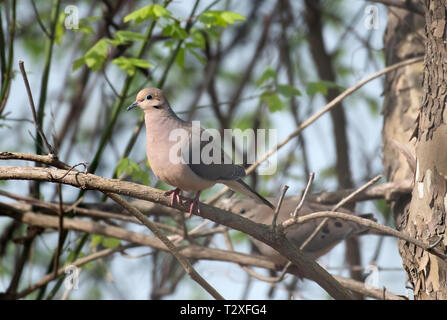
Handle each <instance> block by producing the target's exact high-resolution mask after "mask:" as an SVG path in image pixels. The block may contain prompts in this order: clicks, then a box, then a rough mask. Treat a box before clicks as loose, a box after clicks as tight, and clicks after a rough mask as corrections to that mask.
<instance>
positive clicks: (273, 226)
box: [272, 185, 289, 231]
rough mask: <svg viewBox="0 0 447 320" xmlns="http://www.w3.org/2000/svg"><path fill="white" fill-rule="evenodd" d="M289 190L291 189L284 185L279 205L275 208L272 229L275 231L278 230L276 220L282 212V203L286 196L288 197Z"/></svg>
mask: <svg viewBox="0 0 447 320" xmlns="http://www.w3.org/2000/svg"><path fill="white" fill-rule="evenodd" d="M287 189H289V186H288V185H284V187H283V188H282V192H281V196H280V197H279V200H278V204H277V205H276V208H275V213H274V214H273V220H272V228H273V231H275V230H276V219H277V218H278V214H279V210H281V206H282V202H283V200H284V196H285V195H286V192H287Z"/></svg>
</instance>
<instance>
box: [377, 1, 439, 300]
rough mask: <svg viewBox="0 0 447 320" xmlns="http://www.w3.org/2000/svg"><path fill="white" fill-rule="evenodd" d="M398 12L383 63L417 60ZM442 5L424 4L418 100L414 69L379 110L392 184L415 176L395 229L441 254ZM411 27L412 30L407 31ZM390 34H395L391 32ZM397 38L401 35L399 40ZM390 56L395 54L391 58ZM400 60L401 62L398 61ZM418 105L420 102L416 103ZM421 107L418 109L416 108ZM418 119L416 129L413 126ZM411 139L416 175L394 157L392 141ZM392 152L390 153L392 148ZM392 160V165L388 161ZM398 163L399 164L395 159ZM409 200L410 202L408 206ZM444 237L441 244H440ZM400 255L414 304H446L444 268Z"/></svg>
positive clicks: (393, 81) (415, 254)
mask: <svg viewBox="0 0 447 320" xmlns="http://www.w3.org/2000/svg"><path fill="white" fill-rule="evenodd" d="M394 11H395V12H399V14H398V15H399V17H400V19H397V20H396V21H394V26H393V18H391V19H390V20H389V21H390V25H389V27H388V32H387V35H386V37H385V47H386V48H388V54H387V63H394V62H396V61H393V58H399V59H404V58H408V57H409V56H411V55H417V54H418V53H419V52H416V51H420V48H422V46H421V45H420V44H419V42H420V41H419V40H417V38H420V37H418V36H417V35H416V32H417V30H418V29H419V30H420V22H419V21H418V17H415V16H413V15H412V14H411V13H408V12H404V11H400V10H396V9H395V10H394ZM446 13H447V8H446V2H445V1H443V0H431V1H428V0H427V1H425V35H426V37H427V40H426V42H425V48H424V49H425V63H424V69H423V87H422V100H419V99H418V97H419V94H418V93H419V91H420V89H419V88H418V86H417V81H418V77H419V76H418V73H419V72H420V70H418V69H417V65H414V66H409V67H406V68H403V69H400V70H399V71H397V72H396V73H395V75H394V77H393V78H392V77H388V79H387V86H386V87H387V88H388V89H389V91H388V92H387V98H386V101H385V106H384V121H385V122H384V131H383V134H384V165H385V170H386V173H387V175H388V177H389V179H390V180H391V181H395V180H397V179H401V178H406V177H409V176H414V188H413V192H412V196H411V198H402V199H401V201H398V202H396V204H395V206H394V212H395V214H396V222H397V227H398V228H399V229H401V230H403V231H404V232H406V233H408V234H409V235H410V236H412V237H415V238H417V239H420V240H423V241H426V242H427V241H428V242H431V243H437V242H438V240H440V239H441V240H440V241H439V243H438V244H437V246H436V247H437V248H438V249H440V250H443V251H444V252H445V250H446V246H447V239H446V238H445V237H444V235H445V209H446V207H447V196H446V191H447V183H446V179H447V161H446V156H445V154H446V153H445V150H447V139H446V138H447V126H446V124H445V121H444V119H445V114H444V112H445V103H446V96H447V83H446V79H447V68H446V67H445V65H446V64H445V61H447V50H446V43H445V39H446V30H445V27H446V22H447V21H446ZM409 27H413V29H410V30H409V29H406V28H409ZM393 30H395V31H397V32H395V33H394V34H392V31H393ZM399 32H401V35H399ZM391 51H395V53H394V54H393V53H392V52H391ZM402 55H403V56H402ZM421 101H422V102H421ZM419 104H421V107H420V109H417V106H418V105H419ZM416 115H417V120H416V121H417V122H416V124H417V126H416V128H415V129H414V130H413V128H412V122H413V119H414V118H415V117H416ZM413 133H414V137H415V138H416V139H414V140H413V141H414V142H415V155H416V161H417V163H416V172H415V174H414V173H413V172H411V170H409V168H408V166H407V164H406V163H405V160H404V158H403V157H402V156H401V155H399V156H398V155H397V151H393V150H392V148H393V146H392V144H391V142H390V141H391V139H392V138H394V139H396V140H398V141H400V142H401V143H404V144H407V146H408V141H409V140H410V139H411V138H412V136H413ZM394 149H395V148H394ZM393 157H394V158H395V159H394V160H393V159H392V158H393ZM398 157H399V159H398ZM410 199H411V200H410ZM441 237H444V238H441ZM399 251H400V254H401V256H402V262H403V266H404V268H405V270H406V272H407V274H408V277H409V281H410V282H411V283H412V285H413V287H414V296H415V298H416V299H447V263H446V261H444V260H442V259H439V258H437V257H435V256H433V255H432V254H429V253H428V252H427V251H424V250H422V249H418V248H416V247H415V246H413V245H412V244H409V243H407V242H403V241H399Z"/></svg>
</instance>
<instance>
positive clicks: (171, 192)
mask: <svg viewBox="0 0 447 320" xmlns="http://www.w3.org/2000/svg"><path fill="white" fill-rule="evenodd" d="M181 191H182V190H180V189H179V188H175V189H174V190H169V191H166V192H165V196H169V195H171V207H172V206H173V205H174V202H175V200H177V203H178V204H182V202H181V199H180V192H181Z"/></svg>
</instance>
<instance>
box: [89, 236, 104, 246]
mask: <svg viewBox="0 0 447 320" xmlns="http://www.w3.org/2000/svg"><path fill="white" fill-rule="evenodd" d="M103 240H104V236H100V235H97V234H94V235H92V240H91V241H90V248H92V249H93V248H96V247H97V246H98V244H100V243H102V241H103Z"/></svg>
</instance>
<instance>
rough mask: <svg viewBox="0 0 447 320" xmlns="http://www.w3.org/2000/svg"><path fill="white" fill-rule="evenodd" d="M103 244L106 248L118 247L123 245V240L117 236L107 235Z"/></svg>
mask: <svg viewBox="0 0 447 320" xmlns="http://www.w3.org/2000/svg"><path fill="white" fill-rule="evenodd" d="M101 244H102V245H103V246H104V247H106V248H116V247H118V246H120V245H121V241H120V240H119V239H116V238H110V237H105V238H104V239H103V240H102V242H101Z"/></svg>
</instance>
